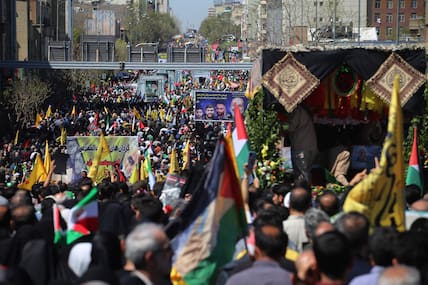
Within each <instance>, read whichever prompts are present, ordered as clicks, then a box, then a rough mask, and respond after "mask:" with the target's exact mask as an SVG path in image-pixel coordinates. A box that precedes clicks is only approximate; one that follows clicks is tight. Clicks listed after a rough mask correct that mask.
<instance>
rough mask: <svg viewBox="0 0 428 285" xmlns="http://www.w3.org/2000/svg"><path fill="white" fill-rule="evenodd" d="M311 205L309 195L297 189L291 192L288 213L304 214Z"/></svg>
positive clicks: (302, 189) (307, 192)
mask: <svg viewBox="0 0 428 285" xmlns="http://www.w3.org/2000/svg"><path fill="white" fill-rule="evenodd" d="M311 203H312V200H311V195H310V194H309V191H307V190H306V189H304V188H301V187H298V188H294V189H293V190H291V195H290V211H294V212H298V213H301V214H304V213H305V212H306V210H307V209H309V208H310V207H311ZM291 214H292V213H291Z"/></svg>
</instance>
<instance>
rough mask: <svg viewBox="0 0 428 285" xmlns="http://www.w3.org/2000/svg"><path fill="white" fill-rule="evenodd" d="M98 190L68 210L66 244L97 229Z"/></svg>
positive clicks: (94, 190) (95, 189) (94, 189)
mask: <svg viewBox="0 0 428 285" xmlns="http://www.w3.org/2000/svg"><path fill="white" fill-rule="evenodd" d="M97 194H98V189H97V188H92V190H91V191H90V192H89V193H88V195H86V196H85V197H84V198H83V199H82V200H80V201H79V203H77V204H76V206H74V207H73V208H71V210H70V216H69V218H68V227H67V244H71V243H72V242H74V241H75V240H77V239H78V238H80V237H82V236H85V235H89V234H90V233H92V232H95V231H96V230H97V229H98V203H97Z"/></svg>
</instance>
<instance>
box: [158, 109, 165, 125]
mask: <svg viewBox="0 0 428 285" xmlns="http://www.w3.org/2000/svg"><path fill="white" fill-rule="evenodd" d="M159 118H160V120H161V121H162V122H163V121H165V109H160V110H159Z"/></svg>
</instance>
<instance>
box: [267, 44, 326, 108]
mask: <svg viewBox="0 0 428 285" xmlns="http://www.w3.org/2000/svg"><path fill="white" fill-rule="evenodd" d="M262 84H263V86H264V87H266V88H267V89H268V90H269V91H270V92H271V93H272V94H273V95H274V96H275V98H276V99H277V100H278V101H279V103H281V105H282V106H284V108H285V110H286V111H287V112H292V111H293V110H294V109H295V108H296V106H297V105H298V104H299V103H300V102H302V101H303V100H304V99H305V98H306V97H307V96H309V95H310V94H311V93H312V92H313V91H314V90H315V89H316V88H317V87H318V85H319V84H320V81H319V79H318V78H317V77H315V76H314V75H313V74H312V73H311V72H310V71H309V70H308V69H307V68H306V67H305V66H304V65H303V64H301V63H299V62H298V61H297V60H296V59H295V58H294V57H293V55H292V54H291V53H290V52H288V53H287V54H286V55H285V56H284V57H283V58H282V59H281V60H280V61H278V62H277V63H276V64H275V65H274V66H272V68H271V69H270V70H268V71H267V72H266V73H265V74H264V75H263V81H262Z"/></svg>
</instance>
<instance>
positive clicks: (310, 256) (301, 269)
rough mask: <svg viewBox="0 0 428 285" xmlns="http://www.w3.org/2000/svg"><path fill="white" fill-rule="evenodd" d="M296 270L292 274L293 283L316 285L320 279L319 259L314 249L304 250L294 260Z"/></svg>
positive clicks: (294, 284) (297, 284)
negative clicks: (316, 257)
mask: <svg viewBox="0 0 428 285" xmlns="http://www.w3.org/2000/svg"><path fill="white" fill-rule="evenodd" d="M294 265H295V267H296V272H295V273H293V275H292V283H293V285H315V284H316V283H317V282H318V280H319V276H318V270H317V261H316V259H315V254H314V252H313V250H304V251H303V252H301V253H300V254H299V256H298V257H297V259H296V261H295V262H294Z"/></svg>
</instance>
